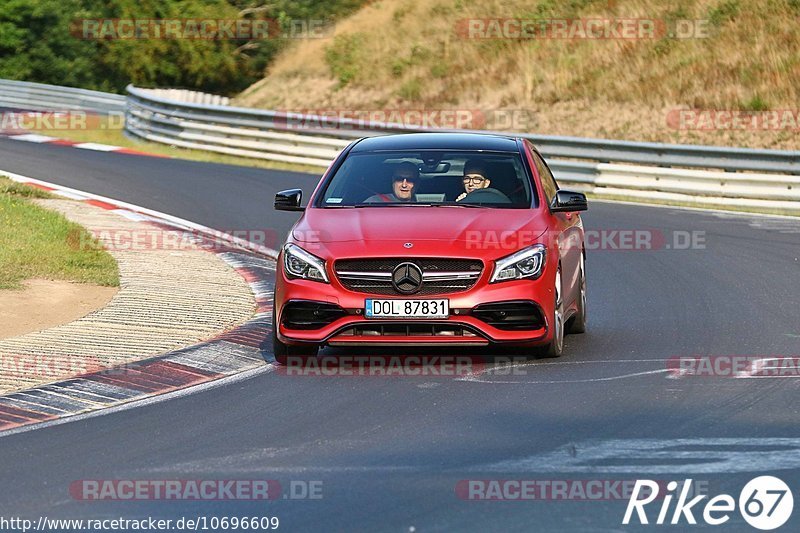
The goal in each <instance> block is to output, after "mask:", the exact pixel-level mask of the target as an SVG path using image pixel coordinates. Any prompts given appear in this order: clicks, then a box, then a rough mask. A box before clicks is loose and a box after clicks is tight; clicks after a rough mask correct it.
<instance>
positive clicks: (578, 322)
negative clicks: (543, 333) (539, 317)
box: [567, 254, 586, 333]
mask: <svg viewBox="0 0 800 533" xmlns="http://www.w3.org/2000/svg"><path fill="white" fill-rule="evenodd" d="M567 331H568V333H585V332H586V257H585V256H584V255H583V254H581V281H580V294H579V296H578V312H577V313H576V314H575V316H573V317H572V318H571V319H570V322H569V327H568V329H567Z"/></svg>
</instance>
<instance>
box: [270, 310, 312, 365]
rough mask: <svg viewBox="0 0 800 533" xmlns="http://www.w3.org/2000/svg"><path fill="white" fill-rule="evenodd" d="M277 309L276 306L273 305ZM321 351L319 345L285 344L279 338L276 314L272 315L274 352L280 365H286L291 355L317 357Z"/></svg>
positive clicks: (304, 357) (303, 357) (305, 357)
mask: <svg viewBox="0 0 800 533" xmlns="http://www.w3.org/2000/svg"><path fill="white" fill-rule="evenodd" d="M273 309H275V307H273ZM318 351H319V346H317V345H314V344H311V345H304V346H293V345H291V344H285V343H283V342H281V341H280V339H278V328H277V327H276V324H275V314H274V312H273V315H272V354H273V355H274V356H275V362H276V363H278V364H279V365H286V364H287V362H288V360H289V357H295V358H302V359H307V358H309V357H315V356H316V355H317V352H318Z"/></svg>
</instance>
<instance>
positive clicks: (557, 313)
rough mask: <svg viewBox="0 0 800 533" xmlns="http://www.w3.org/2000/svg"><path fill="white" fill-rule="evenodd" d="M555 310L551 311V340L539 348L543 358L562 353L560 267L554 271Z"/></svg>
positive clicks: (562, 327)
mask: <svg viewBox="0 0 800 533" xmlns="http://www.w3.org/2000/svg"><path fill="white" fill-rule="evenodd" d="M554 292H555V300H556V301H555V310H554V311H553V321H552V324H553V339H552V340H551V341H550V344H547V345H545V346H543V347H542V348H541V355H542V356H543V357H561V354H562V353H564V299H563V298H562V292H561V266H559V267H558V270H557V271H556V282H555V287H554Z"/></svg>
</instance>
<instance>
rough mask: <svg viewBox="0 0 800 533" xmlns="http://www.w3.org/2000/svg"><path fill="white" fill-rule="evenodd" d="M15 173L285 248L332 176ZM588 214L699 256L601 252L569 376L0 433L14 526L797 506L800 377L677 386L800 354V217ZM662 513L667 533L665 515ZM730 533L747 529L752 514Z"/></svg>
mask: <svg viewBox="0 0 800 533" xmlns="http://www.w3.org/2000/svg"><path fill="white" fill-rule="evenodd" d="M0 168H2V169H4V170H8V171H11V172H16V173H20V174H24V175H27V176H30V177H34V178H40V179H45V180H48V181H52V182H55V183H59V184H62V185H66V186H69V187H73V188H76V189H81V190H85V191H89V192H93V193H96V194H100V195H104V196H109V197H112V198H116V199H120V200H124V201H127V202H130V203H134V204H138V205H141V206H144V207H148V208H151V209H156V210H160V211H164V212H167V213H169V214H172V215H176V216H180V217H183V218H187V219H189V220H192V221H195V222H198V223H201V224H205V225H208V226H211V227H215V228H220V229H226V230H230V229H259V228H261V229H268V230H274V231H275V232H276V234H277V235H279V238H282V237H283V236H284V235H285V234H286V231H287V230H288V229H289V227H290V225H291V223H292V222H293V220H294V219H295V218H296V215H293V214H290V213H288V214H287V213H276V212H274V211H273V210H272V209H271V204H272V198H273V195H274V193H275V191H277V190H280V189H283V188H289V187H295V186H297V187H302V188H303V189H304V190H306V191H307V192H310V190H311V188H312V187H313V185H314V184H315V183H316V179H317V178H316V177H314V176H309V175H303V174H296V173H295V174H293V173H287V172H277V171H267V170H260V169H249V168H243V167H234V166H226V165H214V164H205V163H195V162H188V161H179V160H167V159H156V158H147V157H139V156H128V155H120V154H106V153H99V152H89V151H84V150H78V149H74V148H68V147H60V146H39V145H33V144H26V143H21V142H17V141H11V140H7V139H0ZM584 218H585V223H586V227H587V229H588V230H594V231H602V230H613V229H632V230H652V231H653V232H656V234H658V235H664V236H665V239H666V242H667V243H671V242H672V239H673V235H675V234H676V232H692V231H698V232H703V233H702V235H704V243H705V244H704V246H702V247H699V248H697V249H688V250H683V249H680V250H677V249H673V248H670V249H666V248H661V249H658V250H649V251H648V250H627V251H621V250H614V249H597V250H591V251H590V253H589V257H588V263H587V270H588V283H589V309H590V325H589V331H588V332H587V333H586V334H585V335H580V336H568V337H567V339H566V355H565V356H564V357H562V358H561V359H559V360H538V361H533V362H531V363H528V364H520V365H513V366H509V365H499V366H497V367H491V368H488V369H487V370H486V371H485V372H482V373H479V374H478V375H476V376H473V377H471V378H468V379H463V378H458V377H443V376H416V377H411V376H408V377H377V376H373V377H346V376H335V377H309V376H288V375H285V374H282V373H279V372H275V371H273V372H269V373H264V374H261V375H258V376H256V377H253V378H251V379H248V380H245V381H241V382H238V383H234V384H231V385H228V386H224V387H218V388H215V389H211V390H206V391H202V392H198V393H196V394H192V395H188V396H185V397H181V398H176V399H171V400H169V401H164V402H160V403H154V404H151V405H147V406H144V407H139V408H136V409H131V410H127V411H121V412H117V413H111V414H107V415H104V416H99V417H94V418H88V419H85V420H79V421H75V422H71V423H67V424H63V425H58V426H53V427H48V428H43V429H38V430H35V431H30V432H26V433H21V434H16V435H9V436H4V437H0V473H1V474H0V479H2V481H0V483H1V484H2V486H0V494H1V495H0V516H2V517H14V516H21V517H28V518H33V519H34V520H35V519H36V518H37V517H39V516H42V515H44V516H47V517H49V518H56V517H60V518H84V519H87V518H117V517H127V518H144V517H147V516H159V517H164V518H172V519H176V518H179V517H181V516H185V517H197V516H206V517H211V516H217V517H221V516H277V517H279V518H280V521H281V529H285V530H289V531H300V530H303V531H309V530H313V531H354V530H364V531H444V530H466V531H485V530H498V531H531V530H535V531H563V530H583V531H593V530H601V531H608V530H624V529H628V528H625V527H623V526H621V525H620V524H621V521H622V516H623V514H624V511H625V507H626V504H627V501H626V500H623V499H615V498H613V497H611V499H606V500H604V501H574V500H571V501H560V500H559V501H552V500H544V501H468V500H464V499H462V498H460V497H459V494H460V493H458V492H457V491H456V487H457V486H459V485H458V483H459V481H461V480H476V479H478V480H480V479H484V480H485V479H499V480H507V479H535V480H565V481H569V482H574V481H575V480H607V481H613V480H633V479H637V478H652V479H658V480H664V481H668V480H673V479H674V480H683V479H686V478H692V479H695V480H699V481H701V482H703V483H705V485H706V486H707V487H708V490H709V491H710V492H711V493H712V495H713V494H719V493H723V492H727V493H731V494H733V495H734V497H735V498H736V497H738V494H739V490H741V488H742V486H743V485H744V483H745V482H746V481H748V480H749V479H751V478H753V477H756V476H758V475H766V474H772V475H776V476H778V477H780V478H782V479H783V480H784V481H786V482H787V483H788V484H789V486H790V487H792V489H793V490H794V494H795V501H800V500H798V494H800V493H798V488H800V424H798V422H800V412H798V408H797V399H798V385H800V381H798V378H795V377H784V378H761V379H756V378H750V379H747V378H745V379H732V378H722V377H716V378H714V377H684V378H680V379H675V378H674V377H672V378H671V377H670V375H669V373H667V372H666V369H667V360H668V359H669V358H670V357H673V356H692V355H732V354H736V355H744V356H754V355H800V276H799V275H798V274H800V261H799V260H798V256H799V255H800V221H790V220H783V219H768V218H761V217H755V216H747V215H726V214H713V213H707V212H694V211H686V210H678V209H665V208H654V207H641V206H630V205H621V204H610V203H594V204H591V206H590V211H589V212H588V213H587V214H586V215H585V217H584ZM680 235H683V233H680ZM681 439H683V440H681ZM84 479H95V480H97V479H118V480H119V479H139V480H141V479H151V480H152V479H155V480H166V479H272V480H278V481H279V482H280V483H281V486H282V487H283V490H284V493H288V492H289V490H288V489H289V485H290V483H291V482H292V481H304V480H305V481H308V480H319V481H322V487H323V489H322V498H320V499H295V500H293V499H290V498H289V499H286V498H279V499H278V500H275V501H271V502H268V503H265V502H245V501H231V500H222V501H213V502H211V501H203V502H187V501H136V502H131V501H101V502H91V501H89V502H87V501H77V500H75V499H74V498H73V497H72V496H71V495H70V493H69V486H70V483H72V482H73V481H76V480H84ZM654 505H656V504H654ZM648 510H649V511H650V513H649V516H650V519H651V521H652V520H654V519H655V516H656V514H657V511H658V509H657V508H655V507H654V508H652V509H651V508H648ZM698 514H702V513H695V515H698ZM797 514H798V512H795V515H797ZM698 519H699V520H701V521H702V519H701V518H699V516H698ZM798 522H800V519H798V518H797V516H794V517H793V518H792V519H790V521H789V523H788V524H787V525H786V526H784V527H785V529H787V530H797V528H798ZM683 524H684V525H683V526H681V527H679V529H685V527H686V526H685V522H684V523H683ZM654 527H655V526H649V528H650V529H652V528H654ZM697 527H700V526H697ZM632 529H638V528H632ZM642 529H647V528H642ZM725 530H741V531H753V529H752V528H750V526H748V525H747V524H746V523H745V522H744V521H743V519H742V518H741V516H740V515H739V514H738V513H732V515H731V521H730V522H728V523H727V524H726V527H725Z"/></svg>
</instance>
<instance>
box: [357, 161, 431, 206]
mask: <svg viewBox="0 0 800 533" xmlns="http://www.w3.org/2000/svg"><path fill="white" fill-rule="evenodd" d="M417 181H419V169H418V168H417V165H415V164H414V163H410V162H408V161H406V162H403V163H400V164H399V165H397V167H396V168H395V169H394V172H393V173H392V192H391V193H388V194H375V195H373V196H370V197H369V198H367V199H366V200H364V203H365V204H369V203H380V202H414V201H416V198H415V196H414V187H415V186H416V184H417Z"/></svg>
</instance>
